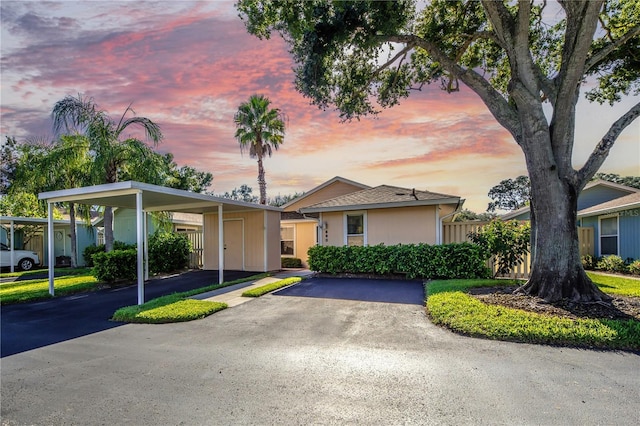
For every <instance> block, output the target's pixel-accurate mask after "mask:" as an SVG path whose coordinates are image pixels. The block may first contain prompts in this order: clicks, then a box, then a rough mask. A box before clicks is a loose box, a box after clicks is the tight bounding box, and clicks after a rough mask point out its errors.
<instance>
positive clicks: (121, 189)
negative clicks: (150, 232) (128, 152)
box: [39, 181, 281, 304]
mask: <svg viewBox="0 0 640 426" xmlns="http://www.w3.org/2000/svg"><path fill="white" fill-rule="evenodd" d="M39 198H40V199H41V200H45V201H46V202H47V203H48V219H47V220H48V236H49V238H48V241H49V244H50V246H49V293H50V294H51V295H53V294H54V287H53V283H54V279H53V267H52V264H53V263H54V262H53V259H52V253H53V248H52V247H51V244H52V242H53V238H52V235H53V224H54V222H53V218H52V213H53V205H54V204H55V203H62V202H74V203H77V204H88V205H96V206H110V207H120V208H127V209H133V210H135V211H136V236H137V238H136V241H137V248H138V258H137V282H138V304H142V303H144V281H145V279H148V274H149V270H148V253H147V230H146V229H145V227H146V226H145V224H146V220H144V215H145V214H146V213H148V212H158V211H168V212H185V213H198V214H202V215H203V216H204V219H205V220H204V224H205V226H204V227H203V237H204V258H205V265H204V269H218V271H219V273H218V277H219V278H218V280H219V282H220V283H222V282H223V281H224V268H225V249H226V247H225V235H224V234H225V231H224V229H225V226H224V225H225V222H226V221H240V222H241V223H242V229H241V232H239V235H234V234H231V235H229V236H228V238H227V242H238V241H241V244H239V246H240V247H241V250H242V259H243V260H242V268H243V269H244V266H245V261H244V259H245V258H248V259H251V260H252V263H251V266H252V267H253V268H255V269H251V270H262V271H264V272H266V271H270V270H275V269H279V268H280V250H279V247H280V211H281V209H280V208H277V207H272V206H265V205H260V204H253V203H245V202H242V201H234V200H229V199H226V198H221V197H215V196H211V195H205V194H197V193H193V192H189V191H183V190H179V189H173V188H166V187H163V186H157V185H150V184H146V183H141V182H134V181H127V182H117V183H111V184H105V185H96V186H89V187H83V188H74V189H65V190H60V191H51V192H44V193H41V194H39ZM245 222H246V223H247V224H248V226H250V228H249V229H248V230H247V232H245V229H244V227H245ZM209 251H211V252H215V253H216V254H217V256H216V257H217V259H214V258H212V256H210V255H208V254H209V253H208V252H209Z"/></svg>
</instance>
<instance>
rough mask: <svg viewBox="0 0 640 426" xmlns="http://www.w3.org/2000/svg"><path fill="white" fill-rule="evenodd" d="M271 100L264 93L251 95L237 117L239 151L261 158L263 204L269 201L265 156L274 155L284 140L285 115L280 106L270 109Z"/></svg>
mask: <svg viewBox="0 0 640 426" xmlns="http://www.w3.org/2000/svg"><path fill="white" fill-rule="evenodd" d="M270 103H271V101H270V100H269V98H267V97H266V96H264V95H252V96H251V97H250V98H249V100H248V101H247V102H244V103H242V104H240V106H239V107H238V112H236V114H235V116H234V122H235V123H236V134H235V137H236V139H237V140H238V142H239V143H240V150H241V151H242V152H244V150H246V149H248V150H249V157H250V158H257V159H258V185H259V186H260V204H267V182H266V180H265V173H264V167H263V165H262V159H263V158H264V156H265V154H266V155H268V156H269V157H271V154H272V153H273V150H274V149H275V150H277V149H278V147H279V146H280V145H281V144H282V143H283V142H284V128H285V125H284V121H285V119H286V117H285V116H284V114H283V113H282V112H280V110H279V109H277V108H273V109H270V108H269V104H270Z"/></svg>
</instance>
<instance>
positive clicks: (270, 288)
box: [242, 277, 302, 297]
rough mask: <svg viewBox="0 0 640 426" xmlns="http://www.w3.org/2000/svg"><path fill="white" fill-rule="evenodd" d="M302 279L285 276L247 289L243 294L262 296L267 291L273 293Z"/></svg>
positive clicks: (246, 295) (245, 295) (244, 295)
mask: <svg viewBox="0 0 640 426" xmlns="http://www.w3.org/2000/svg"><path fill="white" fill-rule="evenodd" d="M300 281H302V278H300V277H291V278H285V279H283V280H280V281H276V282H273V283H271V284H265V285H263V286H260V287H256V288H252V289H251V290H247V291H245V292H244V293H242V296H243V297H260V296H262V295H265V294H267V293H271V292H272V291H274V290H277V289H279V288H282V287H286V286H289V285H291V284H295V283H299V282H300Z"/></svg>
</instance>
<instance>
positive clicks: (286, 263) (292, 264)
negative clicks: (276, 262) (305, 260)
mask: <svg viewBox="0 0 640 426" xmlns="http://www.w3.org/2000/svg"><path fill="white" fill-rule="evenodd" d="M280 265H281V268H302V260H300V259H298V258H297V257H282V258H280Z"/></svg>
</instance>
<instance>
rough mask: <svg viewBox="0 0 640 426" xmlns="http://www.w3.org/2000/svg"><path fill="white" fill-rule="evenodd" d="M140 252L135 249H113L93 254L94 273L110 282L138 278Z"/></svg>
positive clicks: (100, 278)
mask: <svg viewBox="0 0 640 426" xmlns="http://www.w3.org/2000/svg"><path fill="white" fill-rule="evenodd" d="M137 260H138V253H137V251H136V250H135V249H127V250H112V251H110V252H109V253H96V254H94V255H93V262H94V266H93V270H92V273H93V275H94V276H95V277H96V278H97V279H98V281H105V282H108V283H111V282H114V281H117V280H132V279H135V278H136V273H137Z"/></svg>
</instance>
